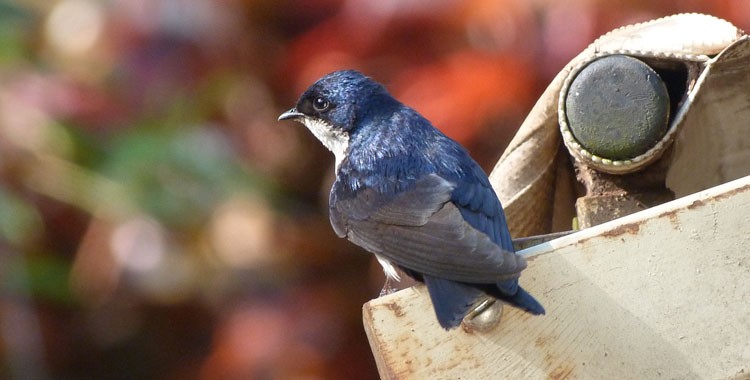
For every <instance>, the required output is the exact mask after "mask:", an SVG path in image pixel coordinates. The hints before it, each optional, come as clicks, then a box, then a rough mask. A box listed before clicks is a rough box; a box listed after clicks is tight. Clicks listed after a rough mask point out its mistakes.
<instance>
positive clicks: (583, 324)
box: [363, 177, 750, 379]
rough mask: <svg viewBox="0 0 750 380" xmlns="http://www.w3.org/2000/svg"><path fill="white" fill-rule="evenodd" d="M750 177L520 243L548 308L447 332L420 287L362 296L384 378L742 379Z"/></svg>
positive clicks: (746, 356)
mask: <svg viewBox="0 0 750 380" xmlns="http://www.w3.org/2000/svg"><path fill="white" fill-rule="evenodd" d="M749 247H750V177H744V178H741V179H738V180H736V181H733V182H729V183H726V184H723V185H720V186H717V187H715V188H711V189H709V190H706V191H703V192H700V193H697V194H694V195H690V196H687V197H684V198H680V199H677V200H675V201H673V202H669V203H666V204H663V205H660V206H657V207H654V208H651V209H647V210H645V211H642V212H639V213H636V214H632V215H629V216H626V217H623V218H621V219H617V220H614V221H612V222H608V223H605V224H602V225H599V226H596V227H593V228H590V229H587V230H583V231H580V232H578V233H575V234H573V235H568V236H565V237H562V238H559V239H556V240H553V241H551V242H548V243H544V244H541V245H538V246H535V247H531V248H529V249H526V250H524V251H522V253H523V254H525V255H528V257H529V267H528V269H527V270H526V271H525V272H524V274H523V276H522V278H521V283H522V285H523V286H524V287H525V288H526V289H528V290H529V291H530V292H531V293H532V294H534V295H535V296H536V297H537V298H538V299H539V300H540V301H541V302H542V304H544V306H545V307H546V309H547V315H546V316H542V317H533V316H529V315H527V314H524V313H522V312H519V311H518V310H516V309H513V308H511V307H505V308H504V314H503V317H502V320H501V322H500V324H499V325H498V326H497V327H496V328H494V329H493V330H491V331H488V332H483V333H479V332H471V333H470V332H466V331H465V330H463V329H461V328H459V329H456V330H453V331H450V332H445V331H444V330H442V329H441V328H440V327H439V325H438V324H437V321H436V320H435V316H434V314H433V311H432V307H431V304H430V301H429V297H428V294H427V291H426V289H425V288H424V287H422V286H417V287H414V288H409V289H405V290H402V291H399V292H397V293H394V294H391V295H389V296H386V297H382V298H379V299H375V300H372V301H370V302H369V303H367V304H365V305H364V310H363V311H364V324H365V329H366V332H367V335H368V337H369V339H370V344H371V346H372V351H373V354H374V355H375V360H376V362H377V365H378V369H379V372H380V376H381V377H382V378H383V379H543V378H551V379H585V378H591V379H735V378H748V373H750V248H749Z"/></svg>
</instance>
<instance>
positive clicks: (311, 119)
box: [279, 70, 392, 166]
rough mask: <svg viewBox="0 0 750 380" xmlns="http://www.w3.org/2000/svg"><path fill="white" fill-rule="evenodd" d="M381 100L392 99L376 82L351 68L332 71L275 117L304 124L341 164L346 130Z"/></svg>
mask: <svg viewBox="0 0 750 380" xmlns="http://www.w3.org/2000/svg"><path fill="white" fill-rule="evenodd" d="M383 99H392V98H390V95H388V93H387V92H386V90H385V88H384V87H383V86H382V85H380V84H379V83H377V82H375V81H373V80H372V79H370V78H368V77H366V76H365V75H363V74H362V73H360V72H357V71H353V70H345V71H335V72H333V73H330V74H328V75H326V76H324V77H323V78H320V79H319V80H318V81H317V82H315V83H314V84H313V85H312V86H310V88H308V89H307V90H306V91H305V92H304V93H303V94H302V96H300V98H299V100H298V101H297V104H296V106H295V107H294V108H292V109H290V110H289V111H286V112H284V113H283V114H281V116H279V120H287V119H289V120H295V121H298V122H300V123H302V124H304V125H305V126H306V127H307V128H308V129H309V130H310V131H311V132H312V133H313V134H314V135H315V137H317V138H318V140H320V142H321V143H323V145H325V146H326V148H328V149H329V150H331V151H332V152H333V153H334V155H335V156H336V164H337V166H338V164H340V163H341V161H342V160H343V158H344V155H345V154H346V151H347V149H348V148H349V137H350V133H352V132H353V130H354V129H356V127H357V124H358V123H357V121H358V120H360V119H361V118H362V117H363V116H364V114H365V113H366V112H369V111H370V110H371V108H372V107H376V106H377V104H375V105H373V104H372V103H373V102H375V103H380V102H382V100H383Z"/></svg>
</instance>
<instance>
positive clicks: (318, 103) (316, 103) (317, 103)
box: [312, 96, 331, 112]
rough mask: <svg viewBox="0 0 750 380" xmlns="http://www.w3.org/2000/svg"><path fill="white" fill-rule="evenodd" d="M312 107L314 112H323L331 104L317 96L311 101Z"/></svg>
mask: <svg viewBox="0 0 750 380" xmlns="http://www.w3.org/2000/svg"><path fill="white" fill-rule="evenodd" d="M312 106H313V109H315V110H316V111H318V112H323V111H325V110H327V109H328V108H329V107H330V106H331V102H329V101H328V99H326V98H324V97H322V96H318V97H315V99H313V102H312Z"/></svg>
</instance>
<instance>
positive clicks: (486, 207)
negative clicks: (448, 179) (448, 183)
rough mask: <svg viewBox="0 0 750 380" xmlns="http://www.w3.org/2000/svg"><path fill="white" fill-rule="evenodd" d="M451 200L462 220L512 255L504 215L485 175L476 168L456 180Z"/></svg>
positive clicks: (511, 241)
mask: <svg viewBox="0 0 750 380" xmlns="http://www.w3.org/2000/svg"><path fill="white" fill-rule="evenodd" d="M451 201H452V202H453V203H454V204H456V206H458V209H459V211H461V215H462V216H463V217H464V220H466V222H468V223H469V224H470V225H471V226H472V227H474V228H476V229H477V230H479V231H481V232H483V233H485V234H486V235H487V236H489V237H490V239H491V240H492V241H493V242H494V243H495V244H497V245H499V246H500V247H501V248H502V249H504V250H506V251H510V252H514V249H513V240H512V239H511V236H510V231H508V224H507V222H506V220H505V213H504V212H503V208H502V206H501V205H500V201H499V200H498V198H497V195H496V194H495V191H494V190H493V189H492V185H490V182H489V180H488V179H487V176H486V175H485V174H484V172H483V171H482V169H481V168H480V167H479V166H478V165H474V166H473V167H472V168H471V169H469V170H467V171H466V173H465V174H464V176H462V177H460V178H458V179H457V180H456V187H455V189H453V192H452V193H451Z"/></svg>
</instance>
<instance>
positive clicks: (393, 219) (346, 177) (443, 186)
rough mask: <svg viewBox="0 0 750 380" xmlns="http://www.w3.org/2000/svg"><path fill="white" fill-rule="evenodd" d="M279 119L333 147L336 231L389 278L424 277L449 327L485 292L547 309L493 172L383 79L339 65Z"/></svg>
mask: <svg viewBox="0 0 750 380" xmlns="http://www.w3.org/2000/svg"><path fill="white" fill-rule="evenodd" d="M278 119H279V120H280V121H281V120H293V121H297V122H300V123H302V124H303V125H304V126H305V127H307V129H309V130H310V131H311V132H312V134H313V135H314V136H315V137H316V138H317V139H318V140H320V142H321V143H322V144H323V145H324V146H325V147H326V148H328V149H329V150H330V151H332V152H333V154H334V157H335V169H334V170H335V174H336V178H335V181H334V183H333V186H332V187H331V191H330V194H329V205H328V211H329V217H330V222H331V225H332V227H333V230H334V231H335V233H336V234H337V235H338V236H339V237H342V238H347V239H348V240H350V241H351V242H353V243H354V244H356V245H359V246H360V247H362V248H364V249H365V250H366V251H368V252H370V253H372V254H374V255H375V258H376V259H377V261H378V262H379V263H380V265H381V266H382V267H383V271H384V272H385V276H386V281H388V280H395V281H399V280H400V274H399V270H400V271H401V272H402V273H405V274H407V275H408V276H410V277H412V278H414V279H415V280H417V281H419V282H423V283H424V284H425V286H426V287H427V290H428V294H429V296H430V300H431V302H432V305H433V309H434V312H435V316H436V318H437V321H438V323H439V324H440V326H441V327H442V328H443V329H445V330H451V329H454V328H456V327H458V326H459V325H460V324H461V322H462V320H463V319H464V317H465V316H466V315H467V314H468V313H469V312H470V311H471V310H473V309H472V308H473V307H474V305H475V303H476V302H478V301H480V300H482V299H488V297H487V296H489V299H491V300H500V301H502V302H504V303H507V304H509V305H511V306H514V307H516V308H519V309H521V310H524V311H526V312H528V313H531V314H533V315H541V314H544V313H545V310H544V307H543V306H542V305H541V304H540V303H539V302H538V301H537V300H536V299H535V298H534V297H533V296H532V295H531V294H529V293H528V292H527V291H526V290H524V289H523V288H522V287H521V286H519V283H518V279H519V277H520V274H521V271H522V270H524V269H525V268H526V266H527V262H526V260H525V259H524V257H523V256H521V255H518V254H516V253H515V250H514V248H513V242H512V240H511V236H510V232H509V230H508V225H507V222H506V219H505V214H504V212H503V208H502V206H501V204H500V201H499V199H498V197H497V195H496V193H495V191H494V190H493V188H492V186H491V184H490V181H489V179H488V178H487V175H486V173H485V172H484V171H483V170H482V168H481V167H480V166H479V164H478V163H477V162H476V161H474V159H472V158H471V156H470V155H469V153H468V151H467V150H466V149H465V148H464V147H462V146H461V145H460V144H459V143H458V142H456V141H455V140H453V139H451V138H450V137H448V136H446V135H445V134H443V133H442V132H440V130H438V129H437V128H435V127H434V126H433V125H432V123H430V121H428V120H427V119H426V118H425V117H423V116H422V115H420V114H419V113H418V112H417V111H415V110H414V109H412V108H410V107H408V106H406V105H404V104H402V103H401V102H399V101H398V100H397V99H396V98H394V97H393V96H392V95H391V94H390V93H389V92H388V90H387V89H386V88H385V86H383V85H382V84H380V83H378V82H376V81H375V80H373V79H371V78H370V77H367V76H365V75H364V74H362V73H361V72H359V71H355V70H340V71H335V72H332V73H330V74H327V75H325V76H323V77H322V78H320V79H319V80H317V81H316V82H315V83H313V84H312V85H311V86H310V87H309V88H308V89H307V90H306V91H305V92H304V93H302V95H301V96H300V98H299V100H298V101H297V103H296V105H295V106H294V107H293V108H292V109H290V110H288V111H286V112H284V113H282V114H281V115H280V116H279V118H278Z"/></svg>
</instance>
